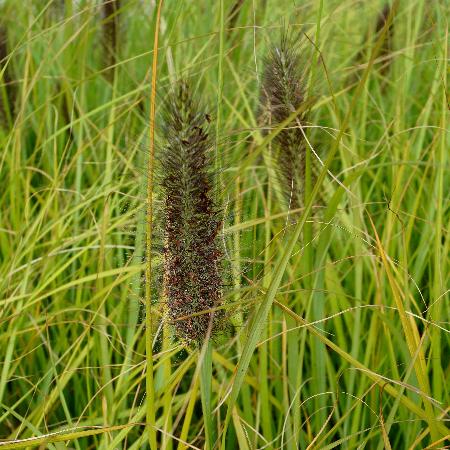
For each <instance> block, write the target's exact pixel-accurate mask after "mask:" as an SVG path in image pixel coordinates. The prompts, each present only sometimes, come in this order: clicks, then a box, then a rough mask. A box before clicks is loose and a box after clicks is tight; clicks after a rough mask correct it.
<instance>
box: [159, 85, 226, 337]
mask: <svg viewBox="0 0 450 450" xmlns="http://www.w3.org/2000/svg"><path fill="white" fill-rule="evenodd" d="M164 119H165V120H164V128H163V134H164V142H165V145H164V147H163V154H162V157H161V169H162V173H163V177H162V188H163V190H164V196H165V199H164V216H165V248H164V253H165V262H164V291H165V297H166V300H167V304H168V316H169V320H170V322H171V323H172V324H173V326H174V329H175V332H176V335H177V336H178V337H179V338H180V339H182V340H185V341H188V342H196V343H200V342H201V341H202V340H203V339H204V338H205V336H207V335H208V330H210V333H213V334H214V333H217V331H218V329H219V328H220V325H221V322H222V319H223V313H222V312H221V311H220V310H218V311H214V312H213V311H212V310H213V309H214V308H216V307H218V306H219V305H220V303H221V300H222V289H221V286H222V279H221V259H222V253H221V251H220V248H219V245H218V239H217V237H218V232H219V228H220V223H221V221H220V219H219V216H218V211H217V209H216V207H215V204H214V201H213V195H212V186H213V179H212V173H211V170H210V167H211V161H210V153H211V150H212V143H211V139H210V137H209V133H208V131H209V130H208V128H209V121H208V116H207V114H206V112H205V111H204V110H203V108H202V107H201V106H200V104H199V103H197V102H196V100H195V99H194V97H193V95H192V93H191V90H190V88H189V86H188V85H187V84H186V83H184V82H181V83H179V84H178V85H177V86H176V88H175V89H174V91H173V92H172V94H171V95H170V96H169V98H168V100H166V102H165V117H164Z"/></svg>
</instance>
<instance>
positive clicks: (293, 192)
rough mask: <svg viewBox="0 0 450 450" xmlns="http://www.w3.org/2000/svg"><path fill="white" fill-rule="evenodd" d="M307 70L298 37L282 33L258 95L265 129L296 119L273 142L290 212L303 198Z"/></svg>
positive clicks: (265, 71)
mask: <svg viewBox="0 0 450 450" xmlns="http://www.w3.org/2000/svg"><path fill="white" fill-rule="evenodd" d="M307 67H308V66H307V65H306V64H304V58H303V54H302V47H301V45H300V41H299V39H298V36H294V35H292V34H291V33H289V32H288V31H286V30H285V31H283V32H282V34H281V37H280V39H279V42H278V43H276V44H274V45H272V46H271V48H270V50H269V53H268V55H267V56H266V58H265V60H264V73H263V79H262V86H261V94H260V122H261V125H262V126H263V127H264V128H273V127H276V126H277V125H279V124H281V123H282V122H285V121H287V120H288V119H289V117H290V116H295V117H293V120H292V122H291V123H290V124H288V125H287V126H286V127H285V128H283V129H282V130H281V131H280V132H279V133H278V134H277V135H276V136H275V138H274V139H273V141H272V146H273V147H274V157H275V160H276V163H277V167H278V169H279V172H280V176H279V178H280V183H281V187H282V189H283V192H284V193H285V195H286V197H287V199H286V200H287V202H288V204H289V206H290V207H291V208H293V209H295V208H299V207H300V206H301V205H302V204H303V197H304V179H305V163H306V140H305V134H304V130H303V129H302V124H304V123H305V121H306V120H307V115H308V109H309V107H308V104H309V102H308V100H307V96H308V92H307V83H308V77H307V76H308V71H307V70H306V68H307ZM296 112H298V114H297V115H295V113H296Z"/></svg>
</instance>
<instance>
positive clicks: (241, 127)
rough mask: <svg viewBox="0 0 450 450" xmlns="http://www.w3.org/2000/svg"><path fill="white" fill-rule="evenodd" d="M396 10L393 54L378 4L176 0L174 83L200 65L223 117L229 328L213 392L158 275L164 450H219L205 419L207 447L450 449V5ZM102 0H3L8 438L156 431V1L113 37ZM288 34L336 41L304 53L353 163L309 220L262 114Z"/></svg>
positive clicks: (0, 200)
mask: <svg viewBox="0 0 450 450" xmlns="http://www.w3.org/2000/svg"><path fill="white" fill-rule="evenodd" d="M394 3H395V5H394V11H395V14H393V35H392V47H391V49H390V51H389V53H383V51H380V50H383V48H384V47H383V42H382V36H380V35H379V34H375V28H376V22H377V20H378V19H377V17H378V15H379V13H380V12H381V11H382V9H383V6H384V4H383V3H382V2H379V1H374V2H368V1H367V2H366V1H360V2H356V1H353V0H339V1H338V0H324V1H320V0H310V1H291V0H289V1H288V0H243V1H235V0H218V1H216V2H207V1H195V2H191V1H179V0H166V1H165V2H164V6H163V12H162V19H161V29H160V49H159V51H160V53H159V61H160V64H159V68H158V91H159V96H164V92H165V91H166V90H167V89H168V88H169V86H170V85H171V83H172V81H173V80H175V79H176V78H178V77H180V76H189V77H190V78H191V79H192V80H193V81H194V85H197V84H198V87H197V89H198V90H199V91H201V93H202V95H203V97H204V99H205V100H206V101H207V102H208V103H209V105H211V115H212V117H213V119H214V123H215V124H216V126H217V137H218V142H219V145H218V156H219V158H218V161H219V165H220V181H219V183H220V191H221V194H222V195H221V199H222V204H223V206H224V225H223V242H224V245H225V246H226V249H227V252H226V254H227V259H228V267H229V276H228V277H227V280H225V282H226V287H225V300H226V302H227V303H226V305H227V306H226V307H227V310H228V311H229V312H230V316H231V317H230V322H231V326H230V329H229V330H228V332H227V334H226V335H224V336H222V337H220V338H217V339H216V340H215V341H214V342H213V345H212V347H213V350H212V356H211V357H212V380H211V392H209V391H208V389H205V388H204V381H205V378H206V376H205V374H204V373H203V372H201V371H199V370H198V369H199V368H200V367H202V361H203V357H202V356H199V352H198V351H196V350H194V349H189V348H183V347H182V345H181V344H180V343H178V342H176V341H175V340H174V339H173V338H172V333H171V330H170V328H169V327H168V326H167V325H165V324H164V322H161V321H160V318H161V317H162V316H163V314H164V308H165V302H164V301H163V299H161V298H160V296H159V292H160V291H159V290H158V283H156V284H155V295H156V297H158V300H160V301H157V302H156V303H155V305H154V308H153V309H154V314H155V321H154V323H155V329H154V330H152V331H153V332H154V334H155V346H154V351H155V355H154V360H153V365H154V373H155V380H154V390H155V398H154V408H155V411H154V412H155V415H156V424H155V426H156V427H157V428H158V430H159V431H158V436H157V438H158V448H164V449H174V448H189V447H190V448H207V444H206V443H205V427H206V429H207V430H209V431H208V433H211V434H210V436H211V440H212V442H213V444H208V445H209V446H210V448H211V447H214V448H226V449H235V448H240V449H256V448H274V449H278V448H283V449H284V448H287V449H296V448H300V449H307V448H308V449H312V448H317V449H319V448H320V449H331V448H345V449H352V448H358V449H362V448H368V449H380V450H381V449H382V448H393V449H409V448H417V449H422V448H426V447H427V446H432V445H433V443H435V444H434V448H439V447H442V446H443V445H444V436H445V435H446V434H448V428H447V426H446V420H448V375H449V363H448V361H449V334H448V317H449V315H448V312H449V307H448V281H449V276H448V254H449V253H448V250H449V242H450V241H449V234H448V224H449V218H450V214H449V201H448V200H449V190H448V186H449V185H450V184H449V158H448V157H449V151H448V97H447V95H448V85H447V76H448V67H447V59H448V17H449V15H448V13H449V11H448V5H446V2H444V1H437V0H432V1H425V0H412V1H404V0H400V1H396V2H394ZM102 8H103V7H102V5H101V4H100V3H99V2H97V1H94V0H80V1H78V2H75V1H73V2H72V1H71V0H65V1H64V0H60V1H56V0H54V1H49V2H46V1H41V0H27V1H23V2H17V1H15V0H6V1H3V2H2V3H1V6H0V25H1V28H0V42H2V41H6V47H7V51H6V52H4V54H1V52H0V59H2V61H1V65H0V68H1V69H0V149H1V153H0V183H1V184H0V186H1V190H0V286H1V289H0V438H1V439H3V440H5V441H8V440H9V441H11V440H16V441H17V442H16V443H15V444H14V443H11V442H9V443H2V444H0V447H2V448H27V447H28V448H31V447H32V445H33V446H35V447H37V446H39V445H40V446H41V447H39V448H51V449H63V448H76V449H88V448H91V449H116V448H124V449H125V448H127V449H128V448H129V449H137V448H146V447H145V446H146V445H147V444H146V442H147V441H148V437H147V432H146V428H145V426H144V425H145V424H144V422H145V404H146V396H145V367H146V366H145V341H144V332H145V330H144V327H143V323H142V292H141V282H140V280H141V275H142V270H143V262H142V261H143V259H142V258H143V238H144V235H143V232H144V213H145V150H143V149H145V142H146V138H145V136H146V133H147V129H148V110H149V92H150V70H151V69H150V67H151V61H152V52H151V49H152V47H153V34H154V23H155V17H154V16H155V2H154V1H151V0H148V1H147V0H146V1H138V0H122V1H121V7H120V9H119V10H118V11H117V16H116V18H117V20H118V23H119V28H118V31H117V47H116V48H115V49H111V42H112V41H111V37H110V38H109V39H110V40H109V41H108V42H105V39H104V36H105V35H106V34H107V31H105V30H107V29H108V26H110V25H111V22H112V20H114V19H111V17H110V18H105V17H104V15H103V14H102V11H103V9H102ZM284 25H289V27H290V28H292V29H299V30H300V29H301V30H302V31H303V32H304V33H306V35H307V36H308V37H309V39H310V40H311V42H315V45H316V47H317V48H318V49H320V57H319V53H317V52H314V51H311V49H312V48H313V47H312V44H311V45H309V47H308V46H307V47H306V48H307V49H308V52H307V53H308V54H307V55H306V56H307V57H306V58H305V63H306V64H309V65H310V67H312V70H313V71H314V78H313V80H314V83H313V85H312V86H311V90H312V92H313V93H314V95H315V96H316V97H317V100H316V102H315V104H314V107H313V109H312V112H311V116H310V124H309V127H308V128H307V134H308V137H309V140H310V142H311V145H312V146H313V148H314V149H315V150H316V151H317V153H318V154H319V156H320V157H321V158H322V160H323V161H327V164H328V166H329V167H328V168H329V171H330V173H331V174H332V175H333V177H334V178H333V177H332V176H331V175H330V173H326V172H323V176H322V177H320V176H319V177H318V180H319V182H318V184H317V187H316V190H315V191H313V192H315V193H317V194H318V195H316V196H315V198H313V199H312V203H311V208H309V209H308V208H306V210H302V211H300V212H297V213H295V212H294V213H292V212H289V210H288V205H286V204H284V203H283V201H282V199H281V197H280V190H279V189H278V187H277V177H276V176H274V173H276V168H274V160H273V158H271V145H270V142H271V140H272V139H273V136H274V133H276V130H275V132H272V133H269V134H268V135H267V136H266V137H264V135H263V133H261V130H260V129H259V128H258V117H257V101H258V95H259V94H258V81H259V79H260V77H261V74H262V70H263V57H264V54H265V52H266V51H267V48H268V45H269V43H270V41H271V40H274V39H276V37H277V36H278V35H279V31H280V28H281V27H283V26H284ZM109 30H111V28H109ZM108 36H111V35H110V34H109V35H108ZM4 48H5V47H4ZM112 50H113V51H112ZM111 51H112V53H111ZM157 102H158V100H157ZM158 104H159V103H157V108H158ZM156 131H157V133H158V126H157V127H156ZM310 157H311V158H315V156H314V155H312V154H310ZM318 171H319V173H320V164H319V169H318ZM158 193H159V191H158V189H156V193H155V204H156V205H158V204H159V200H160V198H159V194H158ZM300 218H301V219H300ZM158 227H160V222H158V221H156V222H155V228H156V233H158V232H159V231H160V230H159V229H158ZM296 236H298V239H297V238H296ZM153 258H154V264H155V266H156V267H158V266H159V265H160V261H161V252H160V248H159V247H158V245H156V246H155V252H154V255H153ZM311 323H312V324H311ZM206 356H207V357H208V354H206ZM238 365H239V366H238ZM237 367H239V369H238V370H237ZM202 373H203V375H202ZM206 374H207V372H206ZM202 377H203V378H202ZM200 379H202V382H201V383H200ZM230 392H231V393H230ZM201 396H203V403H205V400H206V402H207V403H208V402H209V403H210V404H211V409H212V413H211V414H210V415H209V414H206V415H205V414H204V413H203V412H202V401H201ZM226 424H228V430H227V433H226V434H225V433H224V427H225V425H226ZM31 437H34V438H37V440H36V441H35V442H32V443H30V442H29V441H28V442H27V441H22V442H20V440H24V439H27V438H31ZM31 444H32V445H31Z"/></svg>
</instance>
